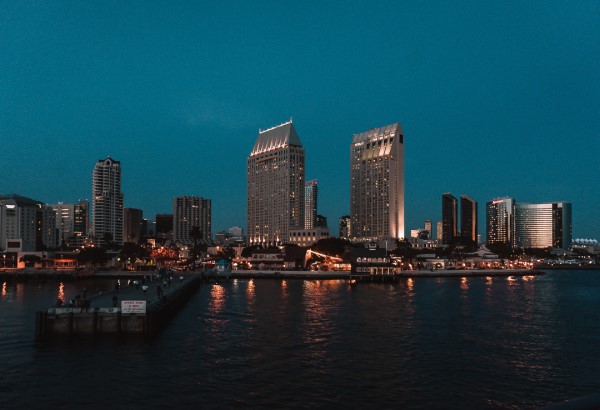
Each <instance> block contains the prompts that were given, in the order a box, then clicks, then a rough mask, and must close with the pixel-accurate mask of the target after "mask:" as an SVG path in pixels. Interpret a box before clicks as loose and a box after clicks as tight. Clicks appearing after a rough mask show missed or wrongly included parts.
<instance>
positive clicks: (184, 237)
mask: <svg viewBox="0 0 600 410" xmlns="http://www.w3.org/2000/svg"><path fill="white" fill-rule="evenodd" d="M195 226H197V227H198V229H199V230H200V238H199V240H200V242H204V243H209V242H210V238H211V200H210V199H205V198H202V197H199V196H178V197H175V198H173V239H174V240H175V242H177V243H183V244H192V243H194V238H193V236H192V235H191V232H192V229H194V227H195Z"/></svg>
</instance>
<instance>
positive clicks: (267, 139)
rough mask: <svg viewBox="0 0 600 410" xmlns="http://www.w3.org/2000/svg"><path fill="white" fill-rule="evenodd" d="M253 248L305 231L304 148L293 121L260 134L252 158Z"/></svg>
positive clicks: (250, 219)
mask: <svg viewBox="0 0 600 410" xmlns="http://www.w3.org/2000/svg"><path fill="white" fill-rule="evenodd" d="M247 164H248V174H247V187H248V191H247V192H248V198H247V200H248V207H247V230H248V244H249V245H263V246H268V245H278V244H281V243H284V242H287V241H288V240H289V234H290V230H291V229H303V228H304V226H305V225H304V224H305V218H304V169H305V168H304V148H303V146H302V143H301V142H300V137H299V136H298V133H297V132H296V129H295V128H294V125H293V124H292V119H291V118H290V121H288V122H285V123H283V124H281V125H278V126H276V127H272V128H269V129H267V130H264V131H260V130H259V133H258V137H257V138H256V142H255V144H254V147H253V149H252V152H251V153H250V156H249V157H248V163H247Z"/></svg>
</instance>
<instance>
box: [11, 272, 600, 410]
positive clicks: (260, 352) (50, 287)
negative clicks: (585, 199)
mask: <svg viewBox="0 0 600 410" xmlns="http://www.w3.org/2000/svg"><path fill="white" fill-rule="evenodd" d="M112 284H113V282H112V281H101V280H88V281H85V282H83V281H80V282H65V283H64V284H63V285H62V286H61V285H60V284H59V283H58V282H54V281H47V282H45V283H33V282H29V283H20V284H19V283H11V282H7V283H3V284H2V288H1V297H0V408H71V409H72V408H80V407H81V406H85V407H88V408H104V409H112V408H141V407H146V408H182V407H184V406H191V407H193V408H213V409H221V408H232V407H235V408H248V407H253V408H257V407H259V408H260V407H262V408H339V409H342V408H357V409H358V408H406V409H432V408H433V409H435V408H470V409H471V408H472V409H478V408H482V409H484V408H536V407H539V406H543V405H547V404H551V403H554V402H557V401H561V400H563V399H567V398H574V397H577V396H581V395H585V394H589V393H598V392H600V272H597V271H595V272H594V271H556V272H549V273H548V274H547V275H543V276H540V277H536V278H530V279H527V278H516V279H514V280H511V279H509V278H494V279H491V278H488V279H486V278H470V279H466V278H463V279H461V278H447V279H430V278H419V279H412V280H411V279H407V280H403V281H401V282H399V283H396V284H369V283H361V284H359V285H358V286H356V287H353V288H350V287H349V286H348V285H347V284H346V282H344V281H335V280H334V281H302V280H287V281H281V280H279V281H278V280H254V281H252V280H232V281H229V282H222V283H220V284H203V285H202V286H201V287H200V289H199V291H198V292H197V293H196V295H195V296H193V297H192V299H190V300H189V302H188V303H187V304H186V305H185V307H184V308H183V310H182V311H181V312H180V313H179V315H178V316H177V317H175V318H174V320H173V321H172V322H171V323H170V324H169V326H168V327H167V328H165V330H164V331H163V332H162V333H161V334H160V335H159V336H158V337H157V338H155V339H152V340H144V339H141V338H122V339H119V338H116V337H115V338H106V337H103V338H100V339H95V340H94V339H85V340H81V339H73V340H70V339H64V340H60V341H52V342H50V343H43V344H38V343H36V342H35V341H34V340H33V338H34V313H35V311H37V310H43V309H45V308H47V307H48V306H49V305H51V304H52V303H53V302H54V301H55V300H56V298H57V297H58V296H59V292H62V293H64V295H65V297H66V298H67V299H69V298H72V297H74V295H75V294H76V293H77V292H78V290H80V289H81V288H82V287H83V286H85V287H86V288H87V291H88V294H92V293H94V292H98V291H101V290H105V289H110V288H111V287H112Z"/></svg>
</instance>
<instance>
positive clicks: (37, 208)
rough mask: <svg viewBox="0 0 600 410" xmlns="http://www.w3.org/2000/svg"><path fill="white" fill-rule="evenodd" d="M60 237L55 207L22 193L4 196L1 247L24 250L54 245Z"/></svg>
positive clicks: (0, 211)
mask: <svg viewBox="0 0 600 410" xmlns="http://www.w3.org/2000/svg"><path fill="white" fill-rule="evenodd" d="M57 237H58V233H57V230H56V215H55V213H54V211H53V209H52V207H50V206H46V205H44V204H43V203H41V202H40V201H36V200H34V199H30V198H25V197H23V196H20V195H14V194H13V195H5V196H0V248H2V249H4V250H7V249H8V248H11V249H16V250H17V251H24V252H34V251H42V250H44V249H53V248H55V247H56V246H57Z"/></svg>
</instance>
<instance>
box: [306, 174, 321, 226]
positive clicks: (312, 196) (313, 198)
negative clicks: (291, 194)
mask: <svg viewBox="0 0 600 410" xmlns="http://www.w3.org/2000/svg"><path fill="white" fill-rule="evenodd" d="M318 192H319V187H318V185H317V180H316V179H311V180H310V181H307V182H306V183H305V184H304V229H312V228H314V227H315V219H316V218H317V193H318Z"/></svg>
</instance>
